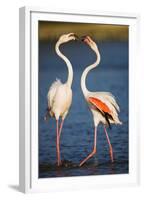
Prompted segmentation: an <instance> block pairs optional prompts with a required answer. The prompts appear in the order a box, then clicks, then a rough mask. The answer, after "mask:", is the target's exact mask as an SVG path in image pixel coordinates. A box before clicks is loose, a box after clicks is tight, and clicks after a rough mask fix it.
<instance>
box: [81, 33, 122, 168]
mask: <svg viewBox="0 0 144 200" xmlns="http://www.w3.org/2000/svg"><path fill="white" fill-rule="evenodd" d="M83 41H84V42H85V43H86V44H88V45H89V46H90V48H91V49H92V50H93V51H94V52H95V53H96V56H97V60H96V62H95V63H93V64H91V65H90V66H88V67H87V68H86V69H85V70H84V71H83V74H82V76H81V89H82V92H83V95H84V97H85V100H86V102H87V103H88V105H89V108H90V110H91V112H92V115H93V120H94V146H93V150H92V152H91V153H90V154H89V155H88V156H87V157H86V158H85V159H84V160H83V161H82V162H81V163H80V166H82V165H83V164H84V163H85V162H86V161H87V160H88V159H89V158H91V157H92V156H93V155H94V154H96V143H97V127H98V125H99V123H102V124H103V125H104V132H105V134H106V139H107V142H108V145H109V151H110V157H111V161H112V162H113V149H112V145H111V142H110V139H109V136H108V133H107V130H106V125H108V126H110V124H111V123H113V124H122V122H121V121H120V120H119V118H118V113H117V111H120V109H119V106H118V104H117V102H116V100H115V98H114V96H113V95H112V94H111V93H109V92H90V91H89V90H88V89H87V87H86V83H85V82H86V77H87V74H88V72H89V71H90V70H92V69H93V68H95V67H96V66H97V65H98V64H99V63H100V53H99V50H98V47H97V44H96V43H95V42H94V41H93V40H92V39H91V38H90V37H89V36H84V38H83Z"/></svg>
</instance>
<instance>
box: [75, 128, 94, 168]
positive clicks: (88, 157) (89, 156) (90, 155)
mask: <svg viewBox="0 0 144 200" xmlns="http://www.w3.org/2000/svg"><path fill="white" fill-rule="evenodd" d="M96 141H97V127H95V128H94V147H93V151H92V152H91V153H90V154H89V155H88V156H87V157H86V158H85V159H84V160H83V161H82V162H81V163H80V164H79V166H80V167H81V166H82V165H83V164H84V163H85V162H86V161H87V160H88V159H90V158H91V157H92V156H93V155H94V154H95V153H96Z"/></svg>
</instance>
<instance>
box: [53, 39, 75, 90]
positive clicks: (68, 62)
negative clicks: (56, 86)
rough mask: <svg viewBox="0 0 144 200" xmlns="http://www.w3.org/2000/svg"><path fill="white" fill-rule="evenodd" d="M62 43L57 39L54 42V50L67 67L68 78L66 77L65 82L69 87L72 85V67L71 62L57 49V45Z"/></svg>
mask: <svg viewBox="0 0 144 200" xmlns="http://www.w3.org/2000/svg"><path fill="white" fill-rule="evenodd" d="M61 44H62V43H60V42H59V41H58V42H57V43H56V46H55V51H56V53H57V55H58V56H59V57H60V58H62V59H63V60H64V61H65V63H66V65H67V68H68V78H67V81H66V83H67V84H68V86H69V87H71V85H72V81H73V69H72V64H71V62H70V61H69V60H68V58H67V57H66V56H65V55H64V54H62V53H61V52H60V50H59V46H60V45H61Z"/></svg>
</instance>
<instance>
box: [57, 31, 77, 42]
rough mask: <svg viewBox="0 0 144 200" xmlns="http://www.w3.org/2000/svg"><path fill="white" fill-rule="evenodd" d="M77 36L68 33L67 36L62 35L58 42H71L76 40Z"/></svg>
mask: <svg viewBox="0 0 144 200" xmlns="http://www.w3.org/2000/svg"><path fill="white" fill-rule="evenodd" d="M78 39H79V38H78V36H77V35H76V34H75V33H68V34H64V35H61V36H60V38H59V42H60V43H66V42H69V41H71V40H78Z"/></svg>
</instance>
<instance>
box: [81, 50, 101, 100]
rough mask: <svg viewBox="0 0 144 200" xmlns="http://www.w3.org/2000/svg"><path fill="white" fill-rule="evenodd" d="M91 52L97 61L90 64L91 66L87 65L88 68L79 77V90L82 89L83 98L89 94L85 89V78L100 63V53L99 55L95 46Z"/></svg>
mask: <svg viewBox="0 0 144 200" xmlns="http://www.w3.org/2000/svg"><path fill="white" fill-rule="evenodd" d="M93 50H94V52H95V53H96V56H97V59H96V61H95V62H94V63H93V64H91V65H89V66H88V67H86V68H85V70H84V71H83V73H82V76H81V88H82V91H83V94H84V96H86V94H87V93H88V92H89V91H88V89H87V87H86V77H87V75H88V73H89V71H90V70H91V69H93V68H95V67H96V66H97V65H98V64H99V63H100V53H99V50H98V48H97V46H96V48H95V49H93Z"/></svg>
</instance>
